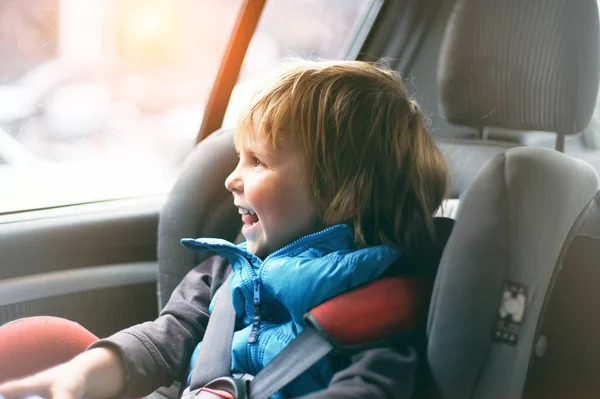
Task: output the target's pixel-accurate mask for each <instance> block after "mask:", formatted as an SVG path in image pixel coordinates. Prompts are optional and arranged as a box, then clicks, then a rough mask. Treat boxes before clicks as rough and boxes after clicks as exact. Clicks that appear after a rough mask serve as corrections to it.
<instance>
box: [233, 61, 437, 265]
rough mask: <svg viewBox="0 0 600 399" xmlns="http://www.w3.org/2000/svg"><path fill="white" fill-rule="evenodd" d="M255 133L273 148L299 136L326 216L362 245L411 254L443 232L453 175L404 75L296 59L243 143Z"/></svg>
mask: <svg viewBox="0 0 600 399" xmlns="http://www.w3.org/2000/svg"><path fill="white" fill-rule="evenodd" d="M256 123H258V128H257V125H256ZM254 134H261V135H264V136H263V137H266V138H267V140H268V142H270V143H271V144H272V146H273V148H277V142H278V141H279V140H281V139H283V138H293V139H294V140H296V143H297V144H298V145H299V147H300V150H301V151H302V155H303V157H304V160H305V161H306V166H307V169H308V170H307V171H306V176H307V178H308V182H309V187H310V190H311V191H312V195H313V197H314V200H315V204H316V205H317V209H318V216H319V217H320V219H321V221H322V222H323V223H324V224H325V225H331V224H335V223H348V224H350V225H352V226H353V228H354V236H355V241H356V243H357V245H358V246H360V247H362V246H367V245H377V244H382V243H386V244H392V245H397V246H400V247H403V248H404V249H405V250H406V251H408V252H409V253H410V252H412V251H413V250H416V249H418V248H420V247H422V246H423V245H427V243H429V242H430V240H431V239H432V238H433V213H434V212H435V211H436V210H437V209H438V208H439V207H440V205H441V203H442V201H443V199H444V197H445V195H446V192H447V188H448V171H447V167H446V163H445V161H444V158H443V156H442V154H441V152H440V150H439V148H438V147H437V145H436V144H435V142H434V141H433V139H432V138H431V137H430V135H429V134H428V132H427V129H426V127H425V121H424V118H423V115H422V114H421V112H420V110H419V108H418V106H417V104H416V103H415V102H414V101H413V100H411V99H409V98H408V96H407V94H406V89H405V88H404V85H403V84H402V83H401V79H400V77H399V75H398V74H397V73H395V72H394V71H392V70H390V69H388V68H385V67H382V66H380V65H377V64H371V63H367V62H361V61H335V62H324V61H304V60H294V61H288V62H286V63H285V64H284V66H283V68H281V69H280V70H279V73H277V74H276V75H275V76H274V79H273V80H271V81H269V82H267V84H265V85H264V86H263V87H262V89H261V90H259V91H258V92H257V93H256V94H255V95H254V97H253V99H252V101H251V104H250V106H249V107H248V108H247V109H246V110H245V111H244V112H243V113H242V115H241V117H240V120H239V122H238V128H237V130H236V134H235V140H236V146H239V145H242V144H243V143H245V142H247V141H248V140H252V137H253V135H254Z"/></svg>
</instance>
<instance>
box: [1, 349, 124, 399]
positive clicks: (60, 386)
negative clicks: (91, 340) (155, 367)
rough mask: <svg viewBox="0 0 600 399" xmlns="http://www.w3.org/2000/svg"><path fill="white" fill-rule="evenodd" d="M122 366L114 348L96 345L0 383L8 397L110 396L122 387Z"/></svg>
mask: <svg viewBox="0 0 600 399" xmlns="http://www.w3.org/2000/svg"><path fill="white" fill-rule="evenodd" d="M125 379H126V375H125V367H124V365H123V362H122V361H121V359H120V357H119V356H118V355H117V354H116V353H115V352H113V351H111V350H108V349H104V348H99V349H93V350H90V351H87V352H84V353H82V354H80V355H78V356H76V357H75V358H73V359H72V360H70V361H69V362H67V363H63V364H61V365H58V366H56V367H53V368H51V369H48V370H45V371H42V372H40V373H38V374H35V375H33V376H31V377H28V378H24V379H22V380H17V381H11V382H8V383H5V384H2V385H0V394H2V395H3V396H4V397H6V398H7V399H13V398H14V399H18V398H23V397H26V396H30V395H34V394H35V395H40V396H42V397H44V398H48V399H50V398H53V399H80V398H83V397H88V398H113V397H116V396H117V395H119V394H120V393H121V392H122V391H123V390H124V388H125Z"/></svg>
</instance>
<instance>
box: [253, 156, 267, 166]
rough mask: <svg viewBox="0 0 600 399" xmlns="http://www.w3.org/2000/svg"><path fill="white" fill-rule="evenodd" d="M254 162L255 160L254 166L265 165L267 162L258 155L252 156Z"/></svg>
mask: <svg viewBox="0 0 600 399" xmlns="http://www.w3.org/2000/svg"><path fill="white" fill-rule="evenodd" d="M252 162H254V166H265V164H264V163H263V162H262V161H261V160H260V159H258V158H256V157H252Z"/></svg>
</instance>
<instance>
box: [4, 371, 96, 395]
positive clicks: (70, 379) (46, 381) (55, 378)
mask: <svg viewBox="0 0 600 399" xmlns="http://www.w3.org/2000/svg"><path fill="white" fill-rule="evenodd" d="M84 392H85V377H84V375H82V374H81V372H78V371H77V370H76V369H75V367H74V365H73V364H72V363H64V364H61V365H59V366H56V367H53V368H51V369H48V370H45V371H42V372H40V373H38V374H35V375H32V376H30V377H26V378H23V379H21V380H14V381H9V382H7V383H5V384H2V385H0V395H2V396H4V397H5V398H6V399H24V398H26V397H28V396H35V395H39V396H41V397H43V398H45V399H81V398H82V397H83V395H84Z"/></svg>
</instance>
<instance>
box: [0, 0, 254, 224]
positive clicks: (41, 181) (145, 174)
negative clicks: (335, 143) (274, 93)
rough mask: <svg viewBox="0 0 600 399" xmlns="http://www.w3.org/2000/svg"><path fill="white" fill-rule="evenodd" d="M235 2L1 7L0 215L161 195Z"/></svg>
mask: <svg viewBox="0 0 600 399" xmlns="http://www.w3.org/2000/svg"><path fill="white" fill-rule="evenodd" d="M241 4H242V1H241V0H219V1H213V0H84V1H82V0H3V1H2V7H0V187H1V188H0V191H1V192H2V195H1V196H0V213H2V212H8V211H14V210H22V209H33V208H43V207H51V206H56V205H64V204H72V203H80V202H89V201H96V200H103V199H112V198H123V197H129V196H137V195H144V194H148V193H153V192H165V191H166V190H168V188H169V186H170V184H171V182H172V181H173V178H174V176H175V174H176V171H177V167H178V166H179V164H180V163H181V161H182V159H183V158H184V157H185V155H186V154H187V153H188V152H189V151H190V149H191V148H192V146H193V145H194V140H195V137H196V135H197V132H198V128H199V126H200V122H201V118H202V113H203V109H204V103H205V101H206V100H207V97H208V94H209V93H210V89H211V87H212V83H213V80H214V78H215V76H216V73H217V70H218V67H219V64H220V61H221V58H222V54H223V51H224V49H225V46H226V44H227V40H228V39H229V34H230V32H231V30H232V27H233V24H234V22H235V18H236V16H237V13H238V10H239V8H240V5H241Z"/></svg>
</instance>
